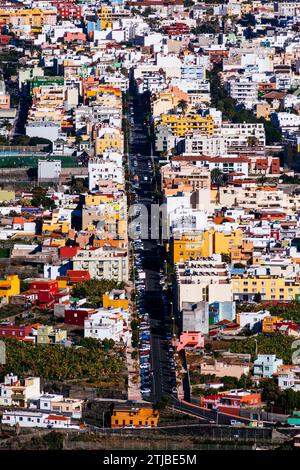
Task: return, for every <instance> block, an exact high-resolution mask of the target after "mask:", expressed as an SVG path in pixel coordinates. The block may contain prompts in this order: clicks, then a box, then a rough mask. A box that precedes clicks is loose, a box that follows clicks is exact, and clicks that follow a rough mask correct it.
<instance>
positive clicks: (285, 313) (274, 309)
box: [268, 301, 300, 324]
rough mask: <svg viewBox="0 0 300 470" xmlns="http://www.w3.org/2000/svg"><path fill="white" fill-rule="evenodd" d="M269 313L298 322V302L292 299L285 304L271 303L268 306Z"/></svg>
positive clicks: (299, 306)
mask: <svg viewBox="0 0 300 470" xmlns="http://www.w3.org/2000/svg"><path fill="white" fill-rule="evenodd" d="M268 310H269V312H270V314H271V315H274V316H278V317H282V318H283V319H284V320H292V321H293V322H295V323H297V324H300V302H297V301H294V302H291V303H290V304H289V306H286V305H271V306H270V307H269V306H268Z"/></svg>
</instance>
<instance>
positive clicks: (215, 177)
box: [210, 168, 226, 186]
mask: <svg viewBox="0 0 300 470" xmlns="http://www.w3.org/2000/svg"><path fill="white" fill-rule="evenodd" d="M210 176H211V181H212V183H213V184H215V185H217V186H224V182H225V180H226V177H225V175H224V174H223V173H222V171H221V170H220V169H219V168H214V169H213V170H212V171H211V174H210Z"/></svg>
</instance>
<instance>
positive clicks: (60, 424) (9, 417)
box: [1, 411, 80, 429]
mask: <svg viewBox="0 0 300 470" xmlns="http://www.w3.org/2000/svg"><path fill="white" fill-rule="evenodd" d="M1 423H2V424H7V425H9V426H15V425H16V424H19V426H20V427H23V428H54V429H80V426H79V425H78V424H73V423H72V420H71V417H70V416H62V415H55V414H49V413H42V412H37V411H4V412H3V415H2V421H1Z"/></svg>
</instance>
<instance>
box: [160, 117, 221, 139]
mask: <svg viewBox="0 0 300 470" xmlns="http://www.w3.org/2000/svg"><path fill="white" fill-rule="evenodd" d="M160 124H167V125H168V126H169V127H170V128H171V130H172V132H173V134H174V135H176V136H177V137H182V136H185V135H186V134H189V133H191V132H194V131H200V132H203V133H204V134H206V135H210V136H212V135H213V133H214V120H213V118H212V116H211V115H210V114H209V115H207V116H204V117H203V116H201V115H200V114H181V115H179V116H178V115H176V114H162V116H161V121H160Z"/></svg>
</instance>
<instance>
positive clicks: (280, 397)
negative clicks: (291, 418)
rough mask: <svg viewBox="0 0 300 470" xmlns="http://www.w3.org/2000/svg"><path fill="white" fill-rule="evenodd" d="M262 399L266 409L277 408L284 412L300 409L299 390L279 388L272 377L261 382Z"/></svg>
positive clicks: (288, 412)
mask: <svg viewBox="0 0 300 470" xmlns="http://www.w3.org/2000/svg"><path fill="white" fill-rule="evenodd" d="M261 387H262V395H261V397H262V401H264V402H266V403H267V410H268V411H272V409H273V407H274V406H275V407H276V408H279V409H280V411H281V412H282V413H284V414H291V413H292V411H294V410H299V409H300V392H295V391H294V390H292V389H287V390H280V389H279V387H278V385H277V384H276V382H275V380H274V379H270V380H266V381H264V382H262V384H261Z"/></svg>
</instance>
